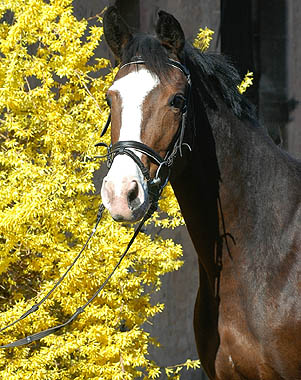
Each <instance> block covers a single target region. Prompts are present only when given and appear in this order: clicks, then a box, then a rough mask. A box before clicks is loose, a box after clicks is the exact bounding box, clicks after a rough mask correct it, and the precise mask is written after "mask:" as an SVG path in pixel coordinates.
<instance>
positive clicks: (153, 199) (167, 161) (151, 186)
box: [0, 57, 191, 348]
mask: <svg viewBox="0 0 301 380" xmlns="http://www.w3.org/2000/svg"><path fill="white" fill-rule="evenodd" d="M136 58H137V60H135V61H131V62H128V63H126V64H124V65H123V66H121V68H120V70H121V69H122V68H123V67H125V66H128V65H131V64H145V63H146V62H145V61H143V60H142V59H140V57H136ZM167 64H168V65H170V66H173V67H175V68H177V69H179V70H181V71H182V73H183V74H184V75H185V77H186V79H187V82H188V96H187V97H186V104H185V106H184V108H183V110H182V120H181V123H180V126H179V128H178V131H177V133H176V135H175V137H174V139H173V143H172V144H171V148H170V149H169V150H168V152H167V153H166V155H165V157H164V159H163V158H162V157H161V156H160V155H159V154H158V153H156V152H155V151H154V150H153V149H152V148H150V147H149V146H147V145H145V144H143V143H141V142H138V141H118V142H117V143H116V144H114V145H113V146H112V145H110V146H108V145H107V144H105V143H103V142H100V143H98V144H96V145H95V146H104V147H106V148H107V154H106V155H104V156H96V157H95V158H107V164H108V167H109V168H110V166H111V165H112V162H113V160H114V158H115V157H116V156H117V155H119V154H125V155H128V156H129V157H131V158H132V159H133V160H134V161H135V163H136V164H137V165H138V167H139V168H140V170H141V172H142V174H143V176H144V178H145V179H146V181H147V186H148V194H149V197H150V206H149V209H148V211H147V212H146V214H145V215H144V217H143V219H142V220H141V221H140V223H139V225H138V227H137V228H136V230H135V232H134V234H133V236H132V238H131V240H130V241H129V243H128V245H127V247H126V249H125V251H124V252H123V254H122V255H121V257H120V259H119V261H118V263H117V264H116V265H115V267H114V268H113V270H112V271H111V273H110V274H109V275H108V276H107V278H106V279H105V280H104V282H103V283H102V284H101V285H100V287H99V288H98V289H97V290H96V292H95V293H94V294H93V295H92V297H91V298H90V299H89V300H88V301H87V302H86V303H85V304H84V305H83V306H80V307H78V308H77V310H76V311H75V313H74V314H73V315H72V316H71V317H70V318H69V319H68V320H67V321H66V322H64V323H62V324H60V325H57V326H53V327H51V328H49V329H47V330H43V331H40V332H38V333H35V334H32V335H28V336H26V337H25V338H22V339H18V340H16V341H14V342H11V343H8V344H4V345H1V346H0V348H12V347H18V346H23V345H26V344H29V343H32V342H34V341H37V340H40V339H42V338H45V337H46V336H48V335H50V334H53V333H55V332H56V331H58V330H60V329H61V328H63V327H66V326H67V325H69V324H70V323H72V322H73V321H74V320H75V319H76V318H77V317H78V316H79V315H80V314H81V313H83V312H84V311H85V309H86V307H87V306H88V305H89V304H90V303H91V302H92V301H93V300H94V298H96V297H97V295H98V294H99V293H100V292H101V290H102V289H103V288H104V287H105V285H106V284H107V283H108V281H109V280H110V279H111V277H112V276H113V275H114V273H115V271H116V270H117V268H118V267H119V265H120V264H121V262H122V260H123V258H124V257H125V255H126V254H127V252H128V251H129V249H130V247H131V246H132V244H133V242H134V240H135V239H136V237H137V235H138V234H139V232H140V231H141V229H142V227H143V225H144V223H145V222H146V220H147V219H149V218H150V217H151V215H152V214H153V212H154V211H156V209H157V207H158V200H159V198H160V195H161V193H162V191H163V189H164V187H165V186H166V184H167V182H168V179H169V175H170V168H171V166H172V164H173V162H174V159H175V157H176V155H177V153H178V151H179V152H180V155H181V156H182V146H183V145H186V146H188V147H189V149H190V150H191V148H190V146H189V145H188V144H186V143H183V137H184V132H185V126H186V115H187V98H189V93H190V86H191V80H190V74H189V72H188V70H187V68H186V67H185V66H183V65H182V64H181V63H180V62H178V61H174V60H173V59H168V62H167ZM110 122H111V114H110V115H109V117H108V120H107V122H106V124H105V127H104V129H103V131H102V133H101V137H102V136H104V134H105V133H106V131H107V129H108V127H109V124H110ZM133 150H136V151H138V152H140V153H142V154H145V155H146V156H147V157H149V158H150V160H151V161H152V162H154V163H155V164H157V165H158V169H157V171H156V175H155V177H154V178H151V176H150V173H149V170H148V169H147V168H146V167H145V165H144V164H143V162H142V161H141V159H140V158H139V157H138V156H137V154H136V153H134V151H133ZM103 211H104V206H103V205H102V204H101V206H100V207H99V211H98V213H97V218H96V224H95V226H94V228H93V230H92V232H91V234H90V236H89V237H88V239H87V241H86V242H85V244H84V245H83V247H82V249H81V250H80V252H79V253H78V254H77V256H76V257H75V259H74V260H73V262H72V263H71V265H70V266H69V267H68V269H67V270H66V272H65V273H64V274H63V275H62V276H61V277H60V279H59V280H58V281H57V282H56V284H55V285H54V286H53V287H52V288H51V290H50V291H49V292H48V293H47V294H46V295H45V296H44V297H43V298H42V299H41V300H40V301H39V302H37V303H36V304H34V305H33V306H32V307H31V308H30V309H29V310H27V311H26V312H25V313H24V314H22V315H21V317H19V318H18V319H17V320H15V321H13V322H11V323H10V324H8V325H7V326H5V327H3V328H1V329H0V333H1V332H3V331H4V330H6V329H8V328H9V327H12V326H14V325H15V324H16V323H18V322H20V321H21V320H23V319H25V318H26V317H28V316H29V315H30V314H32V313H34V312H36V311H37V310H38V309H39V307H40V306H41V305H42V304H43V303H44V302H45V301H46V300H47V299H48V298H49V297H50V295H51V294H52V293H53V292H54V291H55V289H56V288H57V287H58V286H59V285H60V284H61V282H62V281H63V280H64V279H65V277H66V276H67V274H68V273H69V271H70V270H71V268H72V267H73V266H74V265H75V264H76V262H77V261H78V259H79V258H80V256H81V254H82V253H83V251H84V250H85V248H86V247H87V245H88V243H89V241H90V240H91V239H92V237H93V236H94V234H95V232H96V229H97V226H98V225H99V223H100V221H101V218H102V215H103Z"/></svg>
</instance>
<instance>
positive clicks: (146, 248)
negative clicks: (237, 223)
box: [0, 0, 197, 380]
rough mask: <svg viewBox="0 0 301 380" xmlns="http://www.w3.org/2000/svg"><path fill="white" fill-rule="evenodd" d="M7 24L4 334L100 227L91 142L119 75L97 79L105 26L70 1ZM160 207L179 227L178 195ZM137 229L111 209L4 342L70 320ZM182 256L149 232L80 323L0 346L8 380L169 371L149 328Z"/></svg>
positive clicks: (0, 184) (0, 147)
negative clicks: (155, 296) (154, 298)
mask: <svg viewBox="0 0 301 380" xmlns="http://www.w3.org/2000/svg"><path fill="white" fill-rule="evenodd" d="M0 19H1V22H0V59H1V64H0V108H1V110H0V308H1V313H0V328H1V327H4V326H5V325H7V324H9V323H10V322H12V321H13V320H15V319H17V318H18V317H20V316H21V315H22V314H23V313H24V312H25V311H26V310H28V309H29V308H30V307H31V306H32V305H33V304H34V303H36V302H37V301H39V300H40V299H41V298H42V297H43V296H44V295H45V294H46V293H47V291H49V290H50V289H51V287H52V286H53V285H54V284H55V282H56V281H57V279H58V278H59V277H60V276H61V275H62V274H63V273H64V272H65V271H66V269H67V268H68V267H69V265H70V264H71V262H72V261H73V259H74V257H75V256H76V255H77V253H78V252H79V250H80V248H81V247H82V245H83V244H84V242H85V240H86V239H87V237H88V235H89V233H90V232H91V229H92V228H93V226H94V223H95V219H96V214H97V210H98V207H99V204H100V202H101V200H100V197H99V196H98V195H96V194H95V189H94V185H93V181H92V179H93V173H94V172H95V170H96V169H98V168H99V161H94V160H91V159H89V157H93V156H95V155H97V154H99V151H98V150H97V149H96V148H95V147H94V144H95V142H98V141H99V134H100V131H101V129H102V127H103V125H104V123H105V121H106V118H107V116H108V110H107V108H106V105H105V101H104V94H105V92H106V90H107V88H108V87H109V86H110V83H111V82H112V79H113V76H114V70H109V72H110V73H109V74H108V75H106V76H100V75H99V71H100V70H101V69H104V68H109V69H110V67H109V62H108V61H107V60H105V59H96V58H95V57H94V50H95V48H96V47H97V46H98V44H99V43H100V41H101V38H102V33H103V31H102V27H101V20H98V21H99V22H98V24H97V25H94V26H91V27H88V22H87V20H77V19H76V18H75V16H74V15H73V9H72V1H71V0H50V1H43V0H5V1H2V2H1V3H0ZM108 135H109V134H108ZM106 138H107V139H108V138H109V136H107V137H106ZM161 207H162V209H163V210H165V211H168V210H169V211H170V213H171V214H172V216H173V218H172V219H169V220H168V219H163V220H160V218H159V217H158V215H156V216H155V219H157V223H158V224H161V225H162V226H168V227H173V226H175V225H178V224H180V223H181V217H180V214H179V210H178V206H177V203H176V201H175V199H174V196H173V194H172V192H171V189H170V188H167V190H166V192H165V195H164V196H163V200H162V202H161ZM132 233H133V229H132V228H130V227H126V226H122V225H120V224H118V223H114V222H113V221H112V220H111V218H110V217H109V216H108V215H107V213H106V212H105V215H104V218H103V220H102V222H101V223H100V225H99V227H98V230H97V232H96V234H95V236H94V238H93V239H92V241H91V242H90V243H89V245H88V247H87V250H86V251H85V252H84V253H83V256H82V258H81V259H80V261H79V262H77V264H76V265H75V267H74V268H73V269H72V271H70V272H69V274H68V276H67V278H66V279H65V281H64V282H63V283H62V284H61V286H60V287H59V288H58V289H57V290H56V291H55V292H54V293H53V294H52V295H51V296H50V298H49V299H48V300H47V301H46V302H45V303H44V304H43V305H42V306H41V307H40V309H39V310H38V311H37V312H36V313H33V314H31V315H30V316H29V317H28V318H26V319H24V320H22V321H21V322H19V323H18V324H17V325H15V326H13V327H11V328H9V329H8V330H6V331H4V332H2V333H1V334H0V344H1V345H2V344H6V343H9V342H11V341H13V340H16V339H20V338H23V337H24V336H26V335H29V334H34V333H36V332H38V331H41V330H45V329H47V328H49V327H52V326H55V325H58V324H60V323H63V322H65V321H66V320H67V319H68V318H69V317H70V316H71V315H72V314H73V313H74V312H75V310H76V309H77V308H78V307H79V306H82V305H83V304H85V302H86V301H87V300H88V298H89V297H90V296H91V295H92V294H93V293H94V292H95V290H96V289H97V288H98V287H99V286H100V284H101V283H102V282H103V281H104V280H105V278H106V277H107V276H108V274H109V273H110V271H111V270H112V269H113V267H114V265H115V264H116V263H117V262H118V260H119V257H120V255H121V254H122V252H123V250H124V249H125V247H126V245H127V243H128V241H129V240H130V238H131V236H132ZM180 256H181V247H180V246H177V245H175V244H174V243H173V242H172V241H171V240H163V239H162V238H160V237H155V238H154V239H151V238H150V236H148V235H147V234H145V233H140V234H139V236H138V238H137V239H136V241H135V243H134V245H133V246H132V248H131V249H130V251H129V253H128V254H127V256H126V257H125V259H124V261H123V262H122V265H121V266H120V268H119V269H118V270H117V271H116V273H115V274H114V276H113V277H112V279H111V280H110V281H109V283H108V284H107V286H106V287H105V288H104V290H103V291H102V292H101V293H100V294H99V296H98V297H96V299H95V300H94V302H93V303H92V304H91V305H90V306H88V307H87V308H86V310H85V312H84V313H83V314H80V316H79V317H78V319H77V320H76V321H74V322H73V323H72V324H71V325H69V326H68V327H66V328H64V329H63V330H62V331H61V332H60V333H58V334H54V335H50V336H48V337H46V338H44V339H42V340H41V341H38V342H35V343H32V344H31V345H28V346H22V347H18V348H11V349H0V378H1V379H8V380H17V379H18V380H21V379H22V380H25V379H31V380H35V379H36V380H43V379H45V380H54V379H59V380H63V379H103V380H112V379H114V380H118V379H123V380H127V379H135V378H138V377H139V378H140V376H142V377H143V378H144V379H152V378H156V377H157V375H158V373H160V371H162V369H160V368H159V367H158V366H157V365H156V364H155V363H153V362H152V361H150V359H149V358H148V356H147V354H148V347H149V345H150V344H152V343H155V342H154V341H153V339H152V338H151V337H150V336H149V334H148V333H146V332H145V331H144V330H143V329H142V328H141V325H142V324H143V323H145V322H147V321H148V320H150V319H151V318H152V317H153V316H154V315H155V314H156V313H158V312H160V311H161V310H162V309H163V305H161V304H155V305H152V303H151V294H152V292H154V291H156V290H158V289H159V288H160V284H161V280H160V277H161V276H162V275H163V274H165V273H167V272H169V271H173V270H175V269H177V268H179V267H180V265H181V263H182V262H181V261H180V260H179V258H180ZM196 365H197V364H196V363H193V362H192V361H189V363H188V364H187V365H186V366H187V367H189V366H190V367H195V366H196ZM167 372H168V371H167ZM170 372H173V370H172V369H170Z"/></svg>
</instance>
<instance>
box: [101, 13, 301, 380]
mask: <svg viewBox="0 0 301 380" xmlns="http://www.w3.org/2000/svg"><path fill="white" fill-rule="evenodd" d="M158 16H159V17H158V22H157V25H156V36H151V35H147V34H145V35H144V34H132V33H131V31H130V29H129V28H128V26H127V25H126V23H125V22H124V20H123V19H122V18H121V16H120V15H119V13H118V11H117V9H116V8H114V7H109V8H108V10H107V11H106V13H105V15H104V20H103V22H104V34H105V39H106V41H107V44H108V45H109V47H110V49H111V50H112V52H113V53H114V55H115V57H116V59H117V60H118V61H119V62H120V68H119V71H118V73H117V75H116V78H115V80H114V83H113V85H112V86H111V87H110V89H109V90H108V93H107V99H108V102H109V104H110V107H111V142H112V152H113V153H112V152H111V153H112V162H111V167H110V170H109V172H108V175H107V176H106V177H105V178H104V180H103V184H102V189H101V194H102V199H103V202H104V205H105V206H106V208H107V209H108V210H109V212H110V214H111V215H112V217H113V218H114V219H115V220H117V221H120V222H135V221H138V220H140V219H141V218H142V217H143V215H144V214H145V212H146V211H147V209H148V207H149V205H150V202H151V201H152V195H150V191H149V188H151V186H155V185H156V184H158V183H161V186H162V187H163V186H164V185H165V183H166V181H167V179H168V177H169V170H171V172H170V177H169V179H170V182H171V185H172V187H173V190H174V192H175V195H176V197H177V200H178V202H179V205H180V208H181V212H182V214H183V217H184V219H185V222H186V225H187V228H188V231H189V234H190V236H191V239H192V241H193V244H194V246H195V249H196V251H197V254H198V266H199V277H200V279H199V290H198V295H197V299H196V304H195V314H194V329H195V337H196V343H197V349H198V354H199V357H200V360H201V363H202V366H203V368H204V370H205V371H206V373H207V375H208V376H209V378H210V379H215V380H225V379H231V380H234V379H249V380H251V379H252V380H257V379H258V380H259V379H261V380H276V379H285V380H288V379H290V380H293V379H294V380H296V379H301V297H300V295H301V294H300V293H301V291H300V290H301V277H300V276H301V274H300V268H301V265H300V264H301V233H300V232H301V231H300V226H301V196H300V193H301V164H300V162H298V161H296V160H294V159H293V158H291V157H290V156H289V155H288V154H287V153H286V152H284V151H282V150H281V149H280V148H278V147H277V146H276V145H275V144H274V143H273V142H272V140H271V139H270V138H269V137H268V136H267V134H266V132H265V130H264V128H263V127H262V126H260V125H259V122H258V121H257V119H256V115H255V111H254V108H253V107H252V106H251V105H250V104H249V102H248V101H247V100H246V99H245V97H244V96H242V95H241V94H240V93H239V92H238V90H237V85H238V84H239V83H240V78H239V75H238V73H237V71H236V69H235V68H234V67H233V66H232V65H231V64H230V63H229V62H228V60H227V59H226V58H225V57H223V56H222V55H218V54H213V53H201V52H200V51H199V50H197V49H195V48H194V47H192V46H191V44H189V43H188V42H186V41H185V37H184V33H183V30H182V28H181V26H180V24H179V22H178V21H177V20H176V19H175V18H174V17H173V16H172V15H170V14H168V13H166V12H164V11H160V12H159V13H158ZM166 173H167V174H166ZM160 190H161V188H160ZM158 193H160V191H159V192H158Z"/></svg>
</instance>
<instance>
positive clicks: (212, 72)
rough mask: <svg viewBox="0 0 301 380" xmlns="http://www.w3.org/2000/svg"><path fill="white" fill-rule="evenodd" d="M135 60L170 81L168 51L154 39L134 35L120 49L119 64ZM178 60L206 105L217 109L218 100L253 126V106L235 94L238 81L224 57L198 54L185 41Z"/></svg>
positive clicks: (254, 116)
mask: <svg viewBox="0 0 301 380" xmlns="http://www.w3.org/2000/svg"><path fill="white" fill-rule="evenodd" d="M135 57H141V58H142V59H143V60H144V61H145V65H146V67H147V68H148V69H149V70H150V71H151V72H153V73H155V74H156V75H157V76H158V77H159V78H160V79H162V78H164V79H170V75H169V74H170V71H171V67H170V66H169V65H168V64H167V63H168V52H167V50H166V49H165V48H164V47H163V46H162V45H161V43H160V41H159V40H158V39H157V38H155V37H153V36H150V35H147V34H136V35H135V36H134V37H133V38H132V39H131V40H130V42H129V43H128V44H127V46H126V48H125V49H124V52H123V57H122V64H125V63H128V62H131V61H132V60H133V59H135ZM180 60H181V62H182V63H183V64H184V65H185V66H186V67H187V68H188V70H189V71H190V75H191V79H192V89H193V90H194V92H195V93H197V94H198V96H199V97H200V101H202V102H203V103H205V105H206V106H209V107H213V108H217V99H218V98H220V99H222V100H223V101H224V102H225V103H226V105H227V106H228V107H229V108H230V109H232V111H233V113H234V114H235V115H236V116H237V117H238V118H239V119H242V120H243V119H247V120H250V121H252V122H253V124H255V125H256V124H257V117H256V112H255V107H254V106H253V105H251V103H249V101H248V100H247V99H246V97H245V96H243V95H241V94H240V93H239V91H238V89H237V86H238V85H239V84H240V82H241V78H240V76H239V74H238V71H237V70H236V68H235V67H234V66H233V65H232V64H231V63H230V62H229V60H228V59H227V58H226V57H225V56H223V55H221V54H215V53H202V52H200V50H198V49H196V48H194V47H193V46H192V45H191V44H189V43H188V42H186V44H185V47H184V49H183V51H182V53H181V57H180Z"/></svg>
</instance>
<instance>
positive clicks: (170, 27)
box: [156, 11, 185, 54]
mask: <svg viewBox="0 0 301 380" xmlns="http://www.w3.org/2000/svg"><path fill="white" fill-rule="evenodd" d="M158 15H159V20H158V22H157V26H156V34H157V37H158V38H159V40H160V42H161V44H162V45H163V46H165V47H166V48H167V49H169V50H171V51H172V52H173V53H175V54H178V53H180V52H181V50H182V49H183V47H184V44H185V35H184V32H183V30H182V28H181V25H180V23H179V22H178V21H177V20H176V19H175V18H174V17H173V16H172V15H171V14H169V13H167V12H164V11H159V13H158Z"/></svg>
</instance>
